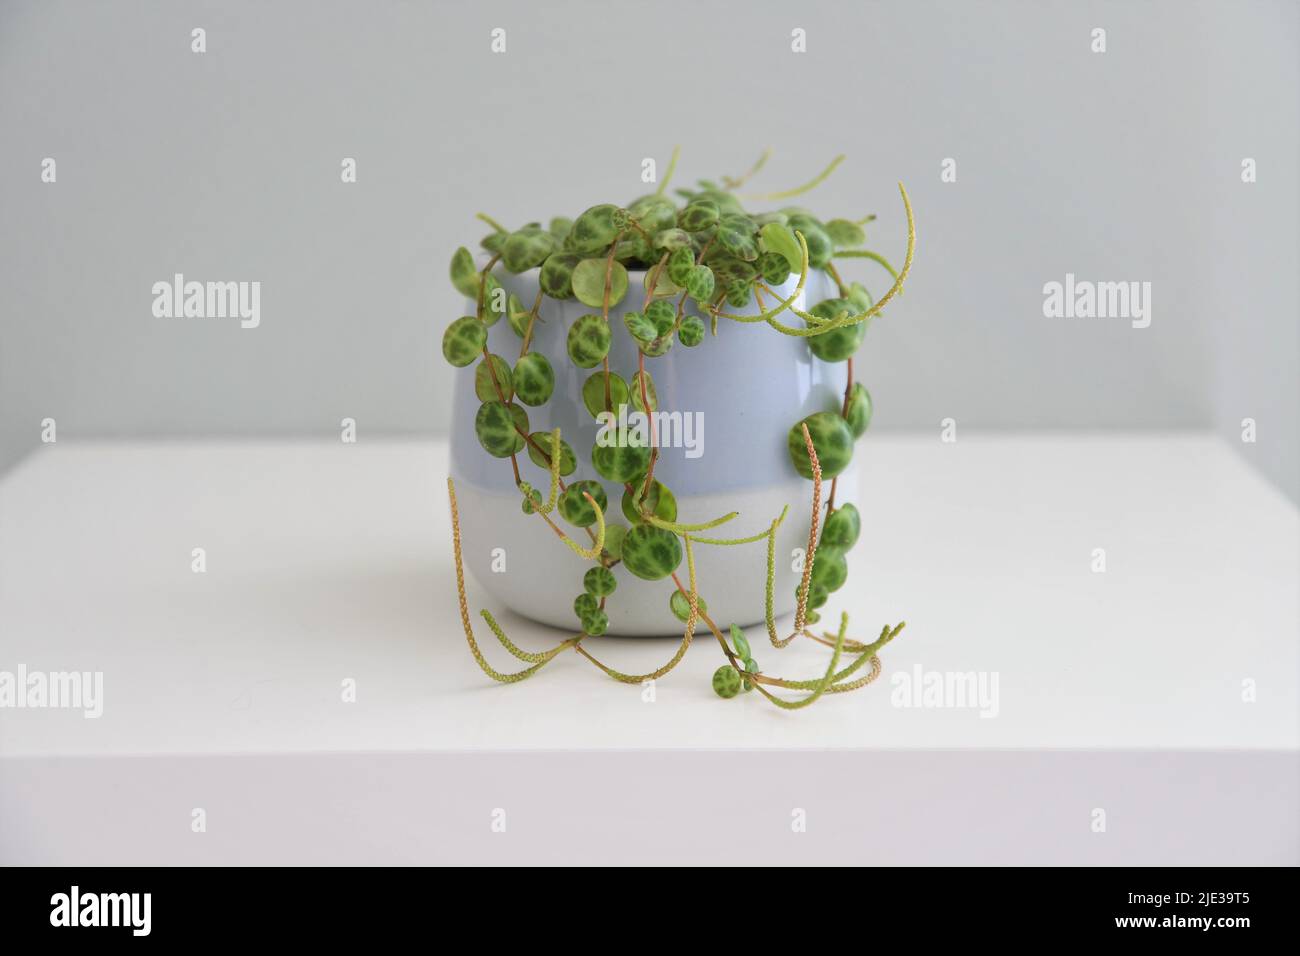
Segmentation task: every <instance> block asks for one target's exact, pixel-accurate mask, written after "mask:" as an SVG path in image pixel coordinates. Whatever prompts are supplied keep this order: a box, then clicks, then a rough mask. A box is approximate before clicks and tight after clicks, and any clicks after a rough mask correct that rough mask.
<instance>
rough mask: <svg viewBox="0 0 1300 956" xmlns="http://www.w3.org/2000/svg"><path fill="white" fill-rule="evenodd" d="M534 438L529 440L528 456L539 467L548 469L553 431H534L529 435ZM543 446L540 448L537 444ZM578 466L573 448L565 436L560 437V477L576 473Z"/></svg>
mask: <svg viewBox="0 0 1300 956" xmlns="http://www.w3.org/2000/svg"><path fill="white" fill-rule="evenodd" d="M528 437H529V438H530V439H532V440H531V441H530V442H528V458H529V460H531V461H532V463H533V464H534V465H536V466H537V467H538V468H545V469H547V470H548V471H549V470H550V467H551V433H550V432H533V433H532V434H531V435H529V436H528ZM539 445H540V446H541V448H540V450H539V449H538V447H537V446H539ZM577 468H578V459H577V457H576V456H575V455H574V454H573V449H572V448H571V447H570V446H569V443H568V442H567V441H565V440H564V439H563V438H561V439H560V477H562V478H564V477H567V476H569V475H571V474H573V473H574V471H576V470H577Z"/></svg>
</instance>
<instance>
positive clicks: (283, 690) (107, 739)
mask: <svg viewBox="0 0 1300 956" xmlns="http://www.w3.org/2000/svg"><path fill="white" fill-rule="evenodd" d="M859 454H860V455H861V456H862V464H863V467H862V468H861V469H860V471H861V473H862V482H861V483H862V487H861V488H860V489H859V491H858V494H856V495H853V496H850V497H851V498H852V499H853V500H855V501H856V503H857V504H858V506H859V508H860V509H861V511H862V515H863V534H862V538H861V539H860V541H859V543H858V546H857V547H856V548H855V549H854V551H853V553H852V554H851V555H850V556H849V563H850V568H851V572H850V583H849V584H848V585H847V586H846V588H845V589H844V590H842V591H841V592H839V593H837V594H835V595H834V596H833V599H832V601H831V602H830V604H829V605H828V606H827V608H825V609H824V610H826V611H829V612H831V613H830V614H827V615H826V619H827V620H829V619H830V618H831V617H832V616H833V615H837V614H838V612H839V611H840V610H847V611H848V612H849V614H850V619H851V626H850V633H851V634H853V635H855V636H859V637H867V638H868V639H869V638H871V637H874V636H875V634H876V633H877V632H878V631H879V629H880V627H881V626H882V625H883V624H884V623H885V622H894V621H899V620H904V619H905V620H906V621H907V622H908V626H907V629H906V630H905V631H904V632H903V634H902V635H901V636H900V637H899V638H898V640H897V641H895V642H894V643H893V644H892V645H890V646H889V647H888V648H886V650H885V651H884V652H883V653H882V654H881V658H882V661H883V664H884V673H883V674H882V676H881V678H880V679H879V681H878V682H877V683H876V684H874V685H872V686H870V687H867V688H865V689H863V690H861V691H858V692H855V693H852V694H845V695H837V696H835V697H830V698H827V699H825V700H822V701H819V702H817V703H816V704H815V705H814V706H812V707H810V708H808V709H806V710H803V711H798V712H793V713H790V712H784V711H779V710H777V709H776V708H773V707H772V706H770V705H769V704H768V703H767V702H765V701H763V700H762V699H760V698H759V697H758V695H757V694H746V695H742V696H741V697H740V698H737V699H735V700H730V701H724V700H720V699H719V698H717V697H716V696H715V695H714V694H713V692H712V690H711V687H710V680H709V678H710V675H711V674H712V672H713V670H714V669H715V668H716V667H717V666H718V665H719V664H720V663H721V657H720V653H719V650H718V648H717V646H716V643H715V642H714V641H713V639H712V637H711V636H709V635H708V634H707V632H701V634H700V635H699V637H697V641H696V645H695V646H694V647H692V648H691V649H690V651H689V652H688V654H687V656H686V658H685V660H684V661H683V662H682V664H681V665H680V666H679V667H678V668H677V669H676V671H674V672H673V673H671V674H669V675H667V676H666V677H664V678H662V679H661V680H659V681H658V682H657V685H656V687H655V693H654V695H653V696H654V699H653V701H647V700H646V699H645V698H646V696H647V695H645V694H644V693H643V691H642V689H641V688H639V687H635V686H632V687H629V686H626V685H622V684H617V683H615V682H613V681H611V680H609V679H608V678H606V677H604V676H603V675H602V674H600V673H599V672H598V671H597V670H596V669H595V668H594V667H593V666H592V665H591V664H590V663H588V662H587V661H585V660H583V659H581V658H580V657H578V656H577V655H575V654H571V653H566V654H564V655H563V656H561V657H560V658H559V659H557V660H556V661H554V662H553V663H551V664H550V665H549V666H548V667H546V668H544V669H543V670H542V671H541V672H540V673H539V674H537V675H536V676H535V677H533V678H531V679H530V680H527V681H525V682H523V683H521V684H516V685H511V686H500V685H497V684H494V683H493V682H491V681H489V680H488V679H487V678H486V677H485V676H484V675H483V674H482V673H481V672H480V671H479V670H478V668H477V667H476V665H475V664H474V662H473V660H472V658H471V657H470V654H469V652H468V649H467V647H466V643H465V638H464V635H463V633H462V630H461V625H460V619H459V611H458V607H457V600H456V592H455V586H454V579H453V575H452V560H451V547H450V522H449V514H448V508H447V501H446V495H445V484H444V480H445V476H446V471H447V468H446V459H447V452H446V444H445V443H443V442H435V441H367V440H365V439H364V438H363V439H362V440H361V441H359V442H358V443H356V444H342V443H336V442H332V443H323V442H306V441H302V442H294V441H282V442H276V441H246V442H202V443H199V442H184V443H182V442H156V443H139V442H135V443H126V442H89V443H85V442H83V443H76V442H70V441H61V442H59V443H58V444H57V445H51V446H46V447H45V448H43V449H41V450H40V451H38V452H37V453H35V454H34V455H33V456H31V457H30V458H29V459H27V460H26V461H24V462H23V463H22V464H20V465H19V466H18V467H17V468H15V469H14V470H12V471H11V472H10V473H9V474H7V475H6V476H5V477H4V478H3V480H2V481H0V671H9V672H15V671H16V669H17V668H18V666H19V665H23V666H25V667H26V668H27V669H28V670H29V671H41V672H55V671H65V670H77V671H92V672H93V671H101V672H102V673H103V680H104V685H103V714H102V716H101V717H99V718H97V719H87V718H85V717H84V716H83V715H82V713H81V712H80V711H72V710H53V709H0V756H32V757H41V756H70V755H121V754H137V755H151V754H168V755H202V754H217V753H221V754H249V753H294V752H299V753H323V752H357V751H363V752H373V751H380V752H382V751H448V750H453V751H455V750H478V749H491V750H538V749H561V750H567V749H587V748H592V749H607V748H619V749H622V748H632V749H643V748H652V749H659V748H674V749H675V748H685V749H733V748H738V749H749V748H795V749H804V748H807V749H818V748H869V749H876V748H883V749H966V748H976V749H982V748H993V749H999V748H1039V749H1073V748H1111V749H1134V750H1138V749H1151V748H1155V749H1160V748H1181V749H1250V750H1268V749H1283V750H1294V749H1295V748H1296V747H1297V740H1298V736H1300V735H1298V713H1300V711H1298V709H1297V672H1298V666H1297V660H1298V659H1297V635H1298V634H1300V621H1298V606H1297V581H1300V555H1298V550H1300V518H1298V516H1297V510H1296V508H1295V507H1294V506H1293V505H1292V504H1291V503H1290V502H1288V501H1287V500H1286V499H1285V498H1284V497H1283V496H1282V495H1281V494H1280V493H1278V492H1277V491H1276V490H1275V489H1273V488H1272V487H1271V486H1270V485H1268V484H1267V483H1266V482H1265V481H1264V480H1263V479H1261V478H1259V477H1258V476H1256V475H1255V474H1254V473H1253V472H1252V471H1251V470H1250V469H1249V468H1248V466H1247V465H1246V464H1245V463H1244V462H1242V461H1241V460H1240V458H1239V457H1238V456H1237V455H1236V454H1234V452H1233V450H1232V449H1231V448H1229V447H1227V446H1226V445H1224V444H1222V443H1221V442H1220V440H1218V439H1216V438H1214V437H1212V436H1208V435H1201V434H1196V433H1188V434H1167V435H1152V434H1145V433H1144V434H1133V435H1124V436H1101V435H1086V434H1085V435H1065V434H1028V435H1026V434H1007V435H968V434H967V435H963V436H962V437H961V439H960V441H958V442H955V443H951V444H945V443H942V442H940V441H939V440H938V438H937V437H929V436H926V437H920V436H907V435H897V434H888V433H882V434H873V435H871V436H869V437H868V438H867V439H866V440H865V441H864V442H863V443H862V445H861V446H860V452H859ZM841 494H843V489H841ZM688 518H689V519H694V516H688ZM521 520H522V517H521ZM558 546H559V545H558V543H557V547H558ZM199 547H201V548H204V549H205V551H206V562H207V570H206V572H205V573H202V574H196V573H194V572H193V571H192V570H191V561H192V558H191V554H192V550H193V549H194V548H199ZM1098 548H1101V549H1104V551H1105V563H1106V570H1105V571H1104V572H1102V573H1098V572H1097V571H1094V570H1093V568H1094V564H1095V561H1096V557H1095V554H1094V549H1098ZM701 591H702V593H703V594H704V595H705V597H706V598H707V595H708V582H701ZM481 598H482V592H481V591H480V589H479V588H478V587H477V586H476V585H475V584H474V583H473V582H472V581H471V582H470V604H471V607H472V609H473V610H474V611H475V614H474V621H475V628H476V633H477V635H478V636H479V638H480V641H481V643H482V645H483V647H484V650H485V652H486V653H487V655H488V656H489V658H490V659H491V660H492V661H493V662H494V664H495V665H496V666H498V667H499V668H501V669H513V668H511V665H512V664H514V663H517V662H514V661H513V659H512V658H510V657H508V656H507V655H506V654H505V653H504V652H502V651H501V648H500V647H499V646H497V645H496V642H495V641H494V640H493V639H492V637H491V635H490V633H489V632H488V630H487V628H486V626H485V625H484V624H483V622H482V620H481V619H480V618H479V617H478V616H477V613H476V612H477V609H478V608H480V607H481V606H482V600H481ZM492 610H494V611H496V609H495V608H493V609H492ZM500 620H501V623H502V625H503V626H504V627H505V628H506V630H507V631H508V633H509V634H510V635H511V637H512V638H513V639H514V640H515V641H516V642H517V643H518V644H519V645H520V646H522V647H524V648H527V649H533V650H539V649H542V648H544V647H546V646H548V645H549V644H552V643H554V642H555V641H556V640H557V639H559V637H560V636H562V635H556V634H555V633H553V632H550V631H548V630H547V629H545V628H542V627H540V626H537V625H533V624H530V623H529V622H527V621H524V620H522V619H519V618H517V617H515V616H513V615H510V614H501V615H500ZM779 623H780V624H781V625H783V626H785V627H788V626H789V619H786V620H784V621H781V622H779ZM748 634H749V640H750V642H751V644H752V645H753V646H754V649H755V656H756V657H757V658H758V660H759V661H760V663H761V665H762V666H763V669H764V671H765V672H767V673H770V674H775V675H780V676H787V677H796V678H806V677H813V676H816V675H818V674H819V673H820V672H821V670H822V669H824V667H825V663H826V660H827V656H826V650H825V649H824V648H820V647H818V646H817V645H813V644H811V643H809V642H804V641H801V642H797V644H796V646H793V647H791V648H790V649H787V650H784V651H778V650H775V649H773V648H772V647H771V646H770V645H768V644H767V638H766V635H765V633H763V631H762V629H761V628H751V629H749V632H748ZM799 645H804V646H799ZM589 648H590V650H591V651H592V652H593V653H596V654H597V655H598V656H600V657H601V658H602V659H603V660H605V661H606V662H607V663H609V664H610V665H611V666H614V667H617V668H618V669H619V670H622V671H625V672H632V673H637V672H644V671H650V670H653V669H654V668H655V667H657V666H658V665H660V664H662V663H663V662H665V661H666V660H668V658H669V657H671V656H672V653H673V651H674V649H675V642H674V641H671V640H659V639H644V638H641V639H622V640H619V639H611V638H599V639H593V640H591V641H589ZM918 673H919V674H920V675H922V680H925V679H926V676H927V675H930V674H939V675H946V674H953V675H962V674H968V673H975V674H980V673H982V674H983V675H984V679H985V681H986V683H985V685H984V686H985V687H986V688H988V689H990V690H991V689H992V686H993V685H992V684H991V683H990V682H991V681H992V679H993V678H994V677H995V676H996V681H997V684H996V688H997V697H996V712H995V713H993V712H992V710H993V708H984V710H983V712H981V708H980V707H978V706H977V707H952V706H945V707H925V706H921V707H915V706H914V707H907V706H902V704H903V690H904V684H903V681H904V680H906V681H907V682H909V683H913V682H915V680H916V677H917V675H918ZM930 679H931V680H933V679H934V678H930ZM347 680H351V681H354V682H355V688H356V700H355V702H345V701H344V700H343V692H342V688H343V683H344V681H347ZM952 702H953V701H951V700H949V701H947V703H952Z"/></svg>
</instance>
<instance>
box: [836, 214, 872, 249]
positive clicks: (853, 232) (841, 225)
mask: <svg viewBox="0 0 1300 956" xmlns="http://www.w3.org/2000/svg"><path fill="white" fill-rule="evenodd" d="M826 235H828V236H830V239H831V242H833V243H835V248H836V249H856V248H858V247H859V246H861V245H862V244H863V243H864V242H866V241H867V234H866V233H865V232H863V231H862V227H861V226H859V225H858V224H857V223H855V222H849V221H848V220H847V219H832V220H831V221H830V222H828V223H826Z"/></svg>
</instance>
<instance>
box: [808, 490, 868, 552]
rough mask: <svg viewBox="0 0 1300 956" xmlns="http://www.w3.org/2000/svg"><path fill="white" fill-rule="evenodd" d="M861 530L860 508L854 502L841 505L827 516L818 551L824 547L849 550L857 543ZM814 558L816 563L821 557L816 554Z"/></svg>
mask: <svg viewBox="0 0 1300 956" xmlns="http://www.w3.org/2000/svg"><path fill="white" fill-rule="evenodd" d="M861 531H862V516H861V515H859V514H858V509H857V508H855V507H854V506H853V505H852V504H843V505H840V506H839V507H838V508H836V509H835V510H834V511H832V512H831V513H830V514H829V515H828V516H827V517H826V524H825V525H823V526H822V536H821V543H820V544H818V546H817V547H818V552H819V553H820V551H821V549H822V548H834V549H836V550H837V551H841V552H844V551H848V550H849V548H851V547H853V545H855V544H856V543H857V541H858V535H859V534H860V533H861ZM813 560H814V563H816V561H818V560H820V558H819V557H817V556H816V555H814V558H813Z"/></svg>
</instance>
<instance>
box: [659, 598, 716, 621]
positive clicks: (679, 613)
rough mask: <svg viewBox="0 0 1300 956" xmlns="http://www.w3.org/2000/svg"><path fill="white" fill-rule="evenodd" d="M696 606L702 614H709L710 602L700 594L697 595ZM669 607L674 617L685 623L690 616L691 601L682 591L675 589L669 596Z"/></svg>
mask: <svg viewBox="0 0 1300 956" xmlns="http://www.w3.org/2000/svg"><path fill="white" fill-rule="evenodd" d="M695 606H696V607H697V608H699V609H700V613H702V614H707V613H708V611H709V603H708V602H707V601H706V600H704V598H703V597H701V596H700V595H699V594H696V595H695ZM668 609H669V610H670V611H672V612H673V617H675V618H677V620H679V621H681V622H682V623H683V624H685V623H686V621H687V620H688V619H689V618H690V614H691V602H690V601H689V600H688V599H687V597H686V595H685V594H683V593H682V592H681V591H674V592H673V593H672V594H671V595H670V596H669V598H668Z"/></svg>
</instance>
